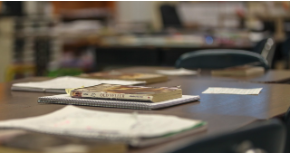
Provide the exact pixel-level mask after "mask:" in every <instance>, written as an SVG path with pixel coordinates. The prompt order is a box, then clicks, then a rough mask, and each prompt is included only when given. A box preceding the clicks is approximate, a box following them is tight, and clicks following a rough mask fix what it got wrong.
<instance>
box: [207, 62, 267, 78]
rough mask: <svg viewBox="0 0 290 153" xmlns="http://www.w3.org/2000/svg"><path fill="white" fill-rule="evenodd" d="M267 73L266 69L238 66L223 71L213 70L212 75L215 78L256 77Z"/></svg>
mask: <svg viewBox="0 0 290 153" xmlns="http://www.w3.org/2000/svg"><path fill="white" fill-rule="evenodd" d="M264 73H265V69H264V68H263V67H258V66H252V65H244V66H236V67H230V68H226V69H221V70H212V71H211V74H212V75H214V76H237V77H239V76H241V77H245V76H255V75H261V74H264Z"/></svg>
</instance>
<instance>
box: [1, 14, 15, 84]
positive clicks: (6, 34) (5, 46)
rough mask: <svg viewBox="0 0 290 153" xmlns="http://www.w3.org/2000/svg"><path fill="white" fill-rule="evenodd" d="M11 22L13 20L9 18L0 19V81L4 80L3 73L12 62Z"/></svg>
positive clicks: (4, 73) (12, 22)
mask: <svg viewBox="0 0 290 153" xmlns="http://www.w3.org/2000/svg"><path fill="white" fill-rule="evenodd" d="M13 24H14V21H13V19H11V18H1V20H0V33H1V35H0V47H1V56H0V62H1V63H0V82H4V81H5V75H6V74H7V68H8V67H9V65H10V63H12V54H13V35H12V32H13V30H14V29H13V27H14V26H13Z"/></svg>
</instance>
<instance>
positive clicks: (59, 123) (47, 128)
mask: <svg viewBox="0 0 290 153" xmlns="http://www.w3.org/2000/svg"><path fill="white" fill-rule="evenodd" d="M200 123H201V121H199V120H189V119H182V118H178V117H176V116H165V115H143V114H142V115H140V114H137V113H136V112H134V113H131V114H130V113H111V112H102V111H92V110H86V109H81V108H77V107H75V106H66V107H65V108H63V109H61V110H58V111H55V112H53V113H50V114H47V115H43V116H39V117H31V118H25V119H14V120H8V121H2V122H0V127H4V128H23V129H28V130H33V131H38V132H45V133H53V134H61V135H72V136H81V137H90V138H98V137H100V136H108V135H110V136H112V137H128V138H138V137H155V136H162V135H164V134H168V133H171V132H179V131H182V130H184V129H188V128H192V127H194V126H196V125H198V124H200Z"/></svg>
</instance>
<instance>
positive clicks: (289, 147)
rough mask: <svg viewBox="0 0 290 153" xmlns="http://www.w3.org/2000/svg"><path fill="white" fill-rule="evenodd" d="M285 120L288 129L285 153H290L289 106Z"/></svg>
mask: <svg viewBox="0 0 290 153" xmlns="http://www.w3.org/2000/svg"><path fill="white" fill-rule="evenodd" d="M284 121H285V125H286V129H287V137H286V145H285V153H290V108H288V110H287V112H286V113H285V116H284Z"/></svg>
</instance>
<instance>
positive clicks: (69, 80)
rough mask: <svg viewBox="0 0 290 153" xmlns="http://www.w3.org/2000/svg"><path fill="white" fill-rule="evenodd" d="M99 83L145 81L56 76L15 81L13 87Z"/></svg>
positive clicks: (131, 83) (66, 86) (64, 87)
mask: <svg viewBox="0 0 290 153" xmlns="http://www.w3.org/2000/svg"><path fill="white" fill-rule="evenodd" d="M101 83H110V84H122V85H135V84H142V83H145V82H144V81H125V80H101V79H85V78H77V77H69V76H66V77H58V78H55V79H52V80H48V81H40V82H26V83H15V84H13V87H22V88H24V87H26V88H40V89H66V88H79V87H82V86H84V87H88V86H94V85H98V84H101Z"/></svg>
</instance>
